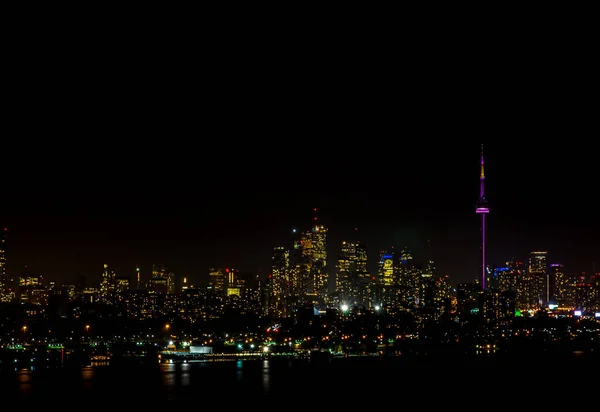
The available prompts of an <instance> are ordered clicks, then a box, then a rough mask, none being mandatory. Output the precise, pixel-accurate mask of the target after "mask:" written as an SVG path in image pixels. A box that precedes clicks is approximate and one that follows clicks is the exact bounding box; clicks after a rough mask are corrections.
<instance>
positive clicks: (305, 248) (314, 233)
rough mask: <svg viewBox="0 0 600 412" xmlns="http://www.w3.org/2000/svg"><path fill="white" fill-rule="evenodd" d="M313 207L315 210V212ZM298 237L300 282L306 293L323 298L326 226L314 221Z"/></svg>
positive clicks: (326, 274)
mask: <svg viewBox="0 0 600 412" xmlns="http://www.w3.org/2000/svg"><path fill="white" fill-rule="evenodd" d="M316 210H317V209H316V208H315V212H316ZM314 219H315V224H314V225H313V226H312V227H311V228H310V229H309V230H307V231H306V232H304V233H303V234H302V236H301V239H300V244H301V247H302V249H301V254H302V257H301V260H302V266H303V267H302V269H301V270H302V272H303V273H302V274H301V277H302V283H303V285H302V286H303V288H304V293H305V294H306V295H309V296H312V297H315V298H321V299H324V298H326V296H327V293H328V286H329V285H328V273H327V228H326V227H325V226H323V225H320V224H318V223H316V220H317V218H316V217H315V218H314Z"/></svg>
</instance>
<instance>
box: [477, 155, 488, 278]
mask: <svg viewBox="0 0 600 412" xmlns="http://www.w3.org/2000/svg"><path fill="white" fill-rule="evenodd" d="M484 164H485V162H484V160H483V145H481V170H480V174H479V200H478V201H477V205H476V208H475V213H477V214H478V215H480V216H481V229H480V230H481V246H480V255H481V257H480V265H481V266H480V271H481V274H480V279H481V288H482V289H483V290H485V289H486V288H487V284H486V283H487V266H486V261H485V256H486V250H485V217H486V215H487V214H488V213H490V209H489V207H488V202H487V200H486V198H485V190H484V189H485V173H484Z"/></svg>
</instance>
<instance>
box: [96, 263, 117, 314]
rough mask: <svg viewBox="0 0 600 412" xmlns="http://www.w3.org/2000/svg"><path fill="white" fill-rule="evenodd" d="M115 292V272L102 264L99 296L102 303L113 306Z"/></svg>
mask: <svg viewBox="0 0 600 412" xmlns="http://www.w3.org/2000/svg"><path fill="white" fill-rule="evenodd" d="M116 292H117V276H116V274H115V272H114V271H113V270H112V269H110V268H109V267H108V265H107V264H106V263H105V264H104V271H103V272H102V282H101V284H100V296H101V298H102V302H104V303H109V304H114V303H115V301H116Z"/></svg>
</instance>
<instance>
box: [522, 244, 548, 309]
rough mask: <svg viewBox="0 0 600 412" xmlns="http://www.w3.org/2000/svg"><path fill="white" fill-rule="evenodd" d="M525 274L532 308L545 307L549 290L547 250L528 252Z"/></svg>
mask: <svg viewBox="0 0 600 412" xmlns="http://www.w3.org/2000/svg"><path fill="white" fill-rule="evenodd" d="M527 275H528V278H529V288H530V290H529V293H530V299H531V302H530V303H531V305H532V309H535V308H542V307H546V306H547V305H548V301H549V296H548V294H549V292H550V287H549V276H548V252H547V251H533V252H531V253H530V254H529V267H528V270H527Z"/></svg>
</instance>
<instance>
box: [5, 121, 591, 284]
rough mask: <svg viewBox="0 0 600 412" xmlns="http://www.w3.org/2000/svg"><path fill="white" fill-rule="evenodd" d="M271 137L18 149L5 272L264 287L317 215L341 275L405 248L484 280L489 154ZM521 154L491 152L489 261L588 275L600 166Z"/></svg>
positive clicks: (522, 147)
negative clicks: (533, 257)
mask: <svg viewBox="0 0 600 412" xmlns="http://www.w3.org/2000/svg"><path fill="white" fill-rule="evenodd" d="M328 126H329V127H331V126H332V125H328ZM363 126H364V125H363ZM343 130H344V131H348V132H350V130H349V128H348V127H344V129H343ZM192 135H193V137H192ZM266 136H267V135H265V137H263V134H262V133H260V132H259V130H257V129H253V128H252V126H249V132H248V133H247V134H244V135H229V134H228V133H224V132H223V133H220V132H215V133H208V132H207V133H204V132H203V131H202V126H201V125H198V130H195V131H194V132H193V133H190V136H189V137H188V138H186V139H181V140H179V139H177V138H169V137H168V136H164V138H160V139H159V138H153V139H148V140H146V139H145V138H143V136H140V139H136V140H135V141H133V140H132V141H131V142H127V141H120V140H119V139H110V141H109V140H106V141H105V140H103V138H101V136H99V135H95V136H94V137H85V135H84V133H83V131H82V137H81V139H80V140H64V141H63V140H61V139H60V137H57V138H56V139H49V140H50V141H49V142H46V144H44V147H43V148H40V147H36V146H35V145H33V146H32V147H31V148H27V147H25V146H26V145H18V146H19V149H18V151H13V152H11V155H10V156H9V157H10V159H8V161H9V167H10V173H8V176H9V177H10V179H9V181H8V184H7V185H6V187H5V189H4V190H3V191H2V200H1V201H0V222H1V223H2V225H3V226H5V227H8V228H9V238H8V250H7V259H8V270H9V271H10V272H11V273H13V274H16V275H18V274H19V273H21V272H22V270H23V268H24V266H25V265H27V266H28V269H29V271H30V273H43V274H44V276H45V277H46V279H50V280H56V281H58V282H75V281H76V280H77V277H78V276H79V275H85V276H86V277H87V281H88V283H91V282H95V281H99V279H100V274H101V272H102V265H103V264H104V263H107V264H109V265H110V266H112V267H113V268H114V269H115V270H116V272H117V275H120V276H126V275H132V278H133V274H134V269H135V265H136V264H138V265H140V267H141V270H142V273H143V275H144V276H148V275H149V272H150V270H151V264H152V263H163V264H166V265H168V266H169V267H171V268H172V269H173V270H174V271H175V273H176V274H177V275H178V276H180V277H183V276H187V277H188V278H189V279H190V281H192V282H199V283H202V282H205V281H206V279H207V272H208V268H209V267H212V266H215V267H237V268H239V269H240V270H242V271H252V272H256V271H258V270H262V273H263V274H267V273H268V271H269V265H270V258H271V251H272V248H273V246H275V245H278V244H283V245H287V246H291V241H292V240H291V239H292V233H291V232H292V229H294V228H296V229H298V230H302V229H303V228H306V227H307V226H308V225H310V224H311V222H312V218H313V215H314V213H313V208H315V207H317V208H318V217H319V221H320V222H321V223H322V224H324V225H326V226H327V227H328V228H329V230H330V232H329V233H330V237H329V239H330V243H329V257H330V259H329V263H330V267H333V265H334V264H335V259H336V257H337V255H338V253H339V250H340V242H341V241H342V240H345V239H358V240H360V241H361V242H363V243H365V244H366V245H367V247H368V248H369V251H370V259H371V268H372V269H373V270H374V269H375V264H376V261H377V258H378V251H379V250H381V249H383V248H390V247H392V246H396V247H397V248H402V247H404V246H408V247H409V248H410V249H411V250H412V252H413V255H414V257H415V259H416V260H417V261H425V260H426V259H430V258H433V259H434V260H435V261H436V262H437V268H438V270H439V271H440V272H441V273H447V274H449V275H450V277H451V279H452V282H453V283H457V282H463V281H471V280H473V279H474V278H475V277H476V276H477V273H478V264H479V260H478V256H479V255H478V253H479V252H478V247H479V219H478V216H476V215H475V212H474V205H475V202H476V201H477V198H478V195H479V193H478V190H479V151H480V145H481V141H477V142H475V141H473V142H464V143H463V142H461V139H460V138H459V137H456V136H457V133H452V134H450V135H448V136H445V137H444V138H443V139H441V141H437V140H438V139H440V138H441V136H433V135H431V134H429V133H428V132H427V131H426V130H425V131H423V132H421V133H417V132H410V133H409V132H405V131H403V130H402V128H399V129H398V130H392V129H390V130H389V133H383V134H380V133H373V134H372V135H362V133H358V132H357V133H354V134H352V135H346V134H345V133H338V134H337V135H335V136H332V137H331V139H329V138H328V137H327V136H325V135H324V134H323V133H320V132H318V131H314V135H313V134H312V133H311V132H310V131H309V130H306V131H303V132H302V133H292V132H290V133H287V132H286V131H285V130H283V129H282V130H280V132H278V133H277V134H276V135H275V134H273V133H269V134H268V137H266ZM451 136H453V137H451ZM520 140H521V139H513V141H510V140H509V139H508V138H506V139H500V138H498V139H497V142H490V143H485V142H484V145H485V152H486V176H487V180H486V183H487V187H486V193H487V196H486V197H487V199H488V201H489V203H490V208H491V213H490V215H489V217H488V251H489V254H488V263H490V264H498V265H502V264H503V263H504V262H505V261H506V260H508V259H510V258H511V257H515V258H517V259H526V258H527V253H528V252H529V251H531V250H535V249H546V250H548V251H549V260H550V261H551V262H550V263H553V262H560V263H563V264H565V265H566V269H567V271H570V272H574V273H575V272H579V271H588V272H591V271H592V269H593V262H598V261H600V236H599V235H598V233H600V231H599V230H600V224H599V219H598V215H597V213H596V211H597V209H598V208H597V200H596V196H597V195H598V183H597V176H598V172H597V171H598V168H597V164H598V163H597V162H598V160H597V155H596V154H595V153H594V152H593V150H590V148H589V147H586V145H585V144H582V143H575V142H574V140H575V139H570V138H567V137H565V138H564V140H558V141H557V142H556V143H553V142H554V141H552V140H547V139H543V138H538V139H536V140H535V143H531V144H527V143H523V142H522V141H520ZM596 270H597V271H600V265H598V267H597V268H596ZM332 272H333V271H332Z"/></svg>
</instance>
